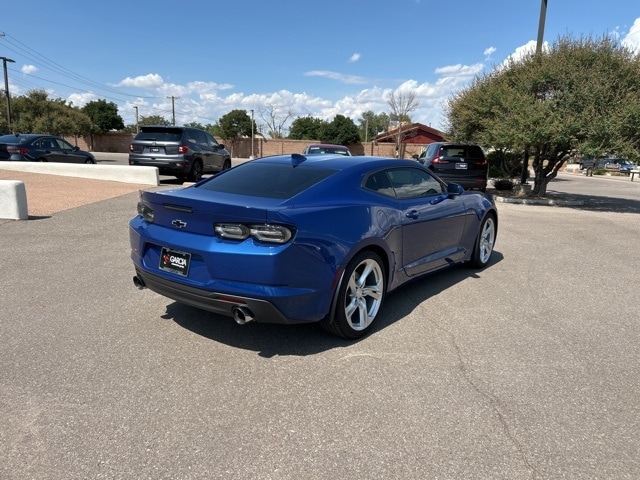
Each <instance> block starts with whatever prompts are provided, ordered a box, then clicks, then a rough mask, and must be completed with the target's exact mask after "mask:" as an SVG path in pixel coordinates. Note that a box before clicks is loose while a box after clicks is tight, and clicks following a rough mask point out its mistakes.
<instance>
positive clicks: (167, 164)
mask: <svg viewBox="0 0 640 480" xmlns="http://www.w3.org/2000/svg"><path fill="white" fill-rule="evenodd" d="M129 165H144V166H150V167H158V172H159V173H160V174H161V175H172V176H174V177H177V178H180V179H184V178H186V179H188V180H190V181H194V182H197V181H198V180H200V179H201V178H202V174H203V173H215V172H219V171H221V170H226V169H227V168H231V155H230V154H229V152H228V151H227V150H226V149H225V148H224V145H222V144H220V143H218V142H217V141H216V139H215V138H213V136H212V135H211V134H210V133H209V132H205V131H204V130H200V129H199V128H192V127H175V126H164V125H152V126H147V125H145V126H142V127H140V132H139V133H138V134H137V135H136V136H135V138H134V139H133V142H132V143H131V145H129Z"/></svg>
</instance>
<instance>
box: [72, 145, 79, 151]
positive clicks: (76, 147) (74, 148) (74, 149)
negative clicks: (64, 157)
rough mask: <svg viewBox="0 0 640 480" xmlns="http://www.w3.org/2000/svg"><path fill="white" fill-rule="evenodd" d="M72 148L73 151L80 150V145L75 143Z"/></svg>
mask: <svg viewBox="0 0 640 480" xmlns="http://www.w3.org/2000/svg"><path fill="white" fill-rule="evenodd" d="M72 150H73V151H74V152H77V151H78V150H80V147H79V146H77V145H76V146H75V147H73V148H72Z"/></svg>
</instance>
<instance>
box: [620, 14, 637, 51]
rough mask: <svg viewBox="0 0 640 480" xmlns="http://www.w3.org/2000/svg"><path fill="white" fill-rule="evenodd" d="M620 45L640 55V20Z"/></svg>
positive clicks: (634, 23)
mask: <svg viewBox="0 0 640 480" xmlns="http://www.w3.org/2000/svg"><path fill="white" fill-rule="evenodd" d="M620 43H621V44H622V45H623V46H624V47H627V48H629V49H630V50H632V51H633V52H635V53H640V18H636V21H635V22H633V26H632V27H631V29H630V30H629V33H627V35H626V36H625V37H624V38H623V39H622V41H621V42H620Z"/></svg>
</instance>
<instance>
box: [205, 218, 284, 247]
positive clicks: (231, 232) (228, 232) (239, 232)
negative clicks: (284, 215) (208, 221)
mask: <svg viewBox="0 0 640 480" xmlns="http://www.w3.org/2000/svg"><path fill="white" fill-rule="evenodd" d="M213 229H214V231H215V234H216V236H218V237H220V238H226V239H228V240H240V241H242V240H246V239H247V238H249V237H252V238H253V239H254V240H257V241H259V242H264V243H276V244H278V245H282V244H285V243H287V242H288V241H289V240H291V238H292V237H293V234H294V231H293V230H292V229H290V228H288V227H285V226H284V225H271V224H264V225H243V224H239V223H215V224H214V225H213Z"/></svg>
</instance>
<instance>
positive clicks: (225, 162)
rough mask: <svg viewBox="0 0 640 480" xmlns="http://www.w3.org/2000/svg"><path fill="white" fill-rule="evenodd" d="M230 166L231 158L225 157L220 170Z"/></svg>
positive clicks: (227, 168)
mask: <svg viewBox="0 0 640 480" xmlns="http://www.w3.org/2000/svg"><path fill="white" fill-rule="evenodd" d="M230 168H231V160H229V159H227V160H225V161H224V163H223V164H222V170H223V171H224V170H229V169H230Z"/></svg>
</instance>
